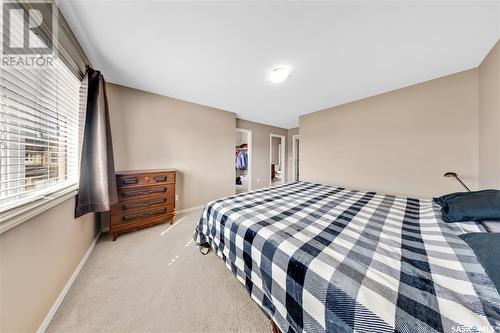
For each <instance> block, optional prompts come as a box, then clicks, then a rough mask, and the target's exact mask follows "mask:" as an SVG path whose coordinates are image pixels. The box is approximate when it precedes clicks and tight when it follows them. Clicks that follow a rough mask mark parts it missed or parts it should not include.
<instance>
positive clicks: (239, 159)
mask: <svg viewBox="0 0 500 333" xmlns="http://www.w3.org/2000/svg"><path fill="white" fill-rule="evenodd" d="M236 169H240V170H246V169H248V154H247V152H246V151H244V150H240V151H239V152H238V153H237V154H236Z"/></svg>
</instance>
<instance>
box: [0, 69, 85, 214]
mask: <svg viewBox="0 0 500 333" xmlns="http://www.w3.org/2000/svg"><path fill="white" fill-rule="evenodd" d="M0 73H1V75H0V212H2V211H5V210H7V209H10V208H12V207H15V206H18V205H21V204H24V203H27V202H31V201H34V200H37V199H40V198H43V197H45V196H47V195H50V194H51V193H54V192H56V191H58V190H61V189H64V188H67V187H70V186H72V185H75V184H76V183H77V181H78V138H79V136H78V131H79V126H78V123H79V88H80V81H79V80H78V79H77V78H76V77H75V76H74V75H73V74H72V72H71V71H70V70H69V69H68V68H67V67H66V65H65V64H64V63H63V62H62V61H61V60H60V59H56V60H55V61H54V63H53V66H48V67H47V68H34V69H33V68H29V67H23V68H21V67H4V68H2V69H0Z"/></svg>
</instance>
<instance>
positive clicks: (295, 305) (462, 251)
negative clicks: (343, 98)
mask: <svg viewBox="0 0 500 333" xmlns="http://www.w3.org/2000/svg"><path fill="white" fill-rule="evenodd" d="M440 216H441V213H440V210H439V206H437V205H436V204H434V203H433V202H432V200H430V199H413V198H405V197H399V196H393V195H382V194H377V193H374V192H363V191H357V190H350V189H345V188H340V187H332V186H326V185H321V184H314V183H309V182H295V183H290V184H287V185H283V186H279V187H275V188H269V189H264V190H259V191H254V192H250V193H245V194H241V195H237V196H233V197H229V198H224V199H221V200H216V201H213V202H210V203H208V204H207V205H206V206H205V208H204V210H203V213H202V216H201V218H200V221H199V224H198V225H197V227H196V234H195V238H196V242H197V244H198V245H200V246H210V247H211V248H212V249H213V250H214V253H216V254H217V255H218V256H219V257H220V258H222V260H223V261H224V263H225V264H226V266H227V268H228V269H229V270H230V271H231V272H232V273H233V274H234V275H235V276H236V278H237V279H238V280H239V281H240V282H241V283H242V284H243V285H244V286H245V288H246V290H247V292H248V293H249V295H250V296H251V298H252V299H253V300H254V301H255V302H256V303H257V304H258V305H259V306H260V307H261V308H262V310H263V311H264V312H265V313H266V314H267V316H268V317H269V318H270V319H271V320H272V321H273V322H274V323H275V325H276V326H277V327H278V328H279V329H280V330H281V331H282V332H325V331H327V332H352V331H353V330H354V331H357V332H471V331H472V332H474V331H480V332H483V331H484V332H495V331H500V296H499V294H498V292H497V290H496V289H495V287H494V285H493V284H492V282H491V280H490V279H489V277H488V276H487V275H486V274H485V272H484V269H483V267H482V266H481V265H480V264H479V263H478V261H477V258H476V257H475V255H474V252H473V251H472V250H471V249H470V248H469V247H468V245H467V244H466V243H464V242H463V241H462V240H461V239H460V238H459V237H458V235H460V234H461V233H463V232H464V231H463V230H464V229H463V228H462V227H461V226H460V225H458V224H454V223H445V222H444V221H442V219H441V217H440ZM475 228H476V229H477V231H482V230H481V229H480V226H477V225H476V226H470V225H468V226H466V229H467V231H471V230H475Z"/></svg>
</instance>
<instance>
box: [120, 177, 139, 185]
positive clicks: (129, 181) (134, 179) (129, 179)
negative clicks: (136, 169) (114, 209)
mask: <svg viewBox="0 0 500 333" xmlns="http://www.w3.org/2000/svg"><path fill="white" fill-rule="evenodd" d="M138 181H139V178H137V177H123V178H122V183H123V184H125V185H130V184H137V182H138Z"/></svg>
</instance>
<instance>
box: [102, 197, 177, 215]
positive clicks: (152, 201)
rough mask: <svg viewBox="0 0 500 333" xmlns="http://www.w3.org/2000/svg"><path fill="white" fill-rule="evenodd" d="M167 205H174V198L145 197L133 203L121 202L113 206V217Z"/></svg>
mask: <svg viewBox="0 0 500 333" xmlns="http://www.w3.org/2000/svg"><path fill="white" fill-rule="evenodd" d="M167 204H171V205H173V204H174V198H173V197H172V196H169V197H168V198H167V197H166V196H160V197H154V198H149V199H144V198H143V197H141V198H138V199H137V200H133V201H126V202H119V203H116V204H114V205H113V206H111V215H118V214H123V213H129V212H135V211H141V210H147V209H153V208H158V207H160V208H161V207H165V206H166V205H167Z"/></svg>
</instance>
